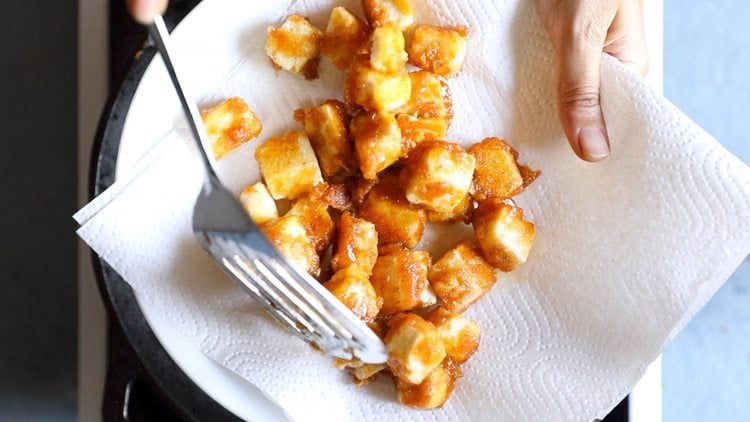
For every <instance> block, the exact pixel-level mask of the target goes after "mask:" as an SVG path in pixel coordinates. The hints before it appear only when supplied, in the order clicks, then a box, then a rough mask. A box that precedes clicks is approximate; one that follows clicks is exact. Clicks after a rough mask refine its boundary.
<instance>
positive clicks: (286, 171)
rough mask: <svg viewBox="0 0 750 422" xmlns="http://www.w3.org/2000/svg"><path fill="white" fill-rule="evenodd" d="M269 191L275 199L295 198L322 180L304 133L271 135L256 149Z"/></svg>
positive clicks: (313, 153) (256, 155)
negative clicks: (280, 135)
mask: <svg viewBox="0 0 750 422" xmlns="http://www.w3.org/2000/svg"><path fill="white" fill-rule="evenodd" d="M255 159H256V160H257V161H258V165H259V166H260V171H261V173H262V174H263V179H264V180H265V182H266V186H267V187H268V191H269V192H271V196H272V197H273V198H274V199H276V200H279V199H297V198H299V197H301V196H303V195H304V194H306V193H307V192H309V191H310V190H311V189H312V188H313V187H315V185H317V184H318V183H321V182H322V181H323V176H322V175H321V173H320V167H318V160H317V158H315V152H314V151H313V148H312V146H311V145H310V140H309V139H308V138H307V135H305V133H304V132H292V133H289V134H287V135H286V136H282V137H279V138H270V139H268V140H267V141H266V142H265V143H264V144H263V145H261V146H259V147H258V149H257V150H256V151H255Z"/></svg>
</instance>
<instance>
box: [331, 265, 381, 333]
mask: <svg viewBox="0 0 750 422" xmlns="http://www.w3.org/2000/svg"><path fill="white" fill-rule="evenodd" d="M324 286H325V288H326V289H328V290H329V291H330V292H331V293H333V295H334V296H336V298H337V299H338V300H340V301H341V303H343V304H344V305H346V307H347V308H349V309H351V310H352V312H353V313H354V315H356V316H357V317H358V318H359V319H361V320H362V321H364V322H366V323H369V322H371V321H372V320H374V319H375V317H376V316H378V313H379V312H380V307H381V306H382V304H383V299H381V298H379V297H378V295H377V293H375V289H374V288H373V287H372V284H371V283H370V280H369V277H368V275H367V274H366V273H364V272H363V271H362V270H361V269H360V268H359V267H357V266H356V265H352V266H349V267H346V268H344V269H342V270H338V271H336V273H335V274H334V275H333V277H332V278H331V279H330V280H329V281H328V282H327V283H325V284H324Z"/></svg>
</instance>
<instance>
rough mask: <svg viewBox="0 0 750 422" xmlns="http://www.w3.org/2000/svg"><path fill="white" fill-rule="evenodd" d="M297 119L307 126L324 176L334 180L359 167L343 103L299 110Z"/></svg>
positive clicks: (325, 103) (295, 115)
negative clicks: (336, 176)
mask: <svg viewBox="0 0 750 422" xmlns="http://www.w3.org/2000/svg"><path fill="white" fill-rule="evenodd" d="M294 119H295V120H297V121H298V122H301V123H302V124H303V125H304V126H305V132H307V136H308V137H309V138H310V144H311V145H312V147H313V149H314V150H315V153H316V154H317V156H318V160H319V163H320V169H321V170H322V171H323V175H324V176H326V177H332V176H335V175H336V174H339V173H342V172H349V171H351V170H353V169H355V168H356V167H357V162H356V160H355V159H354V152H353V148H352V141H351V138H350V136H349V119H348V117H347V115H346V111H345V106H344V104H343V103H342V102H340V101H336V100H328V101H326V102H324V103H323V104H321V105H320V106H318V107H313V108H309V109H301V110H297V111H295V112H294Z"/></svg>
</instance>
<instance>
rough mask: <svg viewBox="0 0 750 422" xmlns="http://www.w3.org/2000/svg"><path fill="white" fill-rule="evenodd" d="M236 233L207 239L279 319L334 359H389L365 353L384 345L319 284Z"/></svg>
mask: <svg viewBox="0 0 750 422" xmlns="http://www.w3.org/2000/svg"><path fill="white" fill-rule="evenodd" d="M236 236H237V235H233V234H228V233H214V234H212V235H209V236H207V237H209V238H210V239H211V241H212V244H213V245H214V246H215V247H217V249H218V251H217V252H219V253H220V254H221V256H220V257H217V258H219V261H220V262H221V263H222V264H223V266H224V268H225V270H226V271H227V272H228V273H229V274H230V275H232V276H233V278H234V279H235V280H236V281H237V282H238V283H239V284H240V285H241V286H242V287H243V288H244V289H245V290H246V291H247V292H248V293H250V294H251V295H252V296H253V297H254V298H255V299H256V300H257V301H258V302H259V303H260V304H261V305H262V306H263V307H264V308H265V309H266V310H267V311H268V312H269V313H270V314H271V315H272V316H273V317H275V319H276V320H277V321H278V322H279V323H281V324H282V325H284V326H286V327H288V328H289V329H290V330H291V331H292V332H293V333H295V334H297V335H298V336H299V337H301V338H302V339H303V340H305V341H307V342H308V343H310V344H311V345H312V346H313V347H314V348H318V349H320V350H322V351H324V352H327V353H330V354H331V355H333V356H335V357H338V358H341V359H347V360H348V359H353V358H357V359H360V360H362V361H364V362H368V363H381V362H384V361H385V360H386V356H385V355H384V354H383V353H376V354H375V355H364V356H363V351H365V353H366V351H371V350H378V348H377V347H375V348H373V347H371V346H372V344H373V342H374V343H379V344H382V343H380V340H379V339H378V338H377V337H374V333H372V331H371V330H370V329H369V328H368V327H367V326H366V325H364V323H362V321H360V320H359V319H356V317H354V315H353V314H352V313H351V311H349V309H347V308H345V307H344V305H343V304H341V303H340V302H339V301H338V299H336V298H335V297H334V296H333V295H331V294H330V293H329V292H328V291H327V290H326V289H325V288H324V287H322V286H321V285H320V283H318V282H317V281H316V280H315V279H313V278H312V277H310V276H309V275H308V274H306V273H302V272H301V271H299V270H297V269H296V268H294V267H293V266H292V265H290V264H288V263H287V262H286V260H284V259H283V258H281V257H280V256H278V254H268V255H266V254H264V253H262V252H259V251H256V250H255V249H251V248H249V247H248V246H246V244H247V242H246V241H243V239H236V238H234V237H236ZM271 252H275V251H273V250H271ZM342 308H343V309H342ZM372 337H374V338H372ZM381 347H382V346H381Z"/></svg>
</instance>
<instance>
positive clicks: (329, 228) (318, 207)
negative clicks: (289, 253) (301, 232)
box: [287, 194, 336, 254]
mask: <svg viewBox="0 0 750 422" xmlns="http://www.w3.org/2000/svg"><path fill="white" fill-rule="evenodd" d="M287 215H290V216H297V217H299V218H300V221H301V222H302V225H304V227H305V230H306V231H307V236H308V237H309V238H310V241H312V243H313V245H314V246H315V251H316V252H317V253H318V254H320V253H322V252H324V251H325V250H326V249H328V247H329V246H331V244H332V243H333V235H334V231H335V229H336V227H335V226H334V224H333V219H332V218H331V215H330V214H329V213H328V203H327V202H326V201H325V200H323V199H322V198H320V197H318V196H316V195H312V194H311V195H309V196H307V197H304V198H302V199H300V200H299V201H297V202H296V203H295V204H294V206H293V207H292V209H291V210H289V212H288V213H287Z"/></svg>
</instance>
